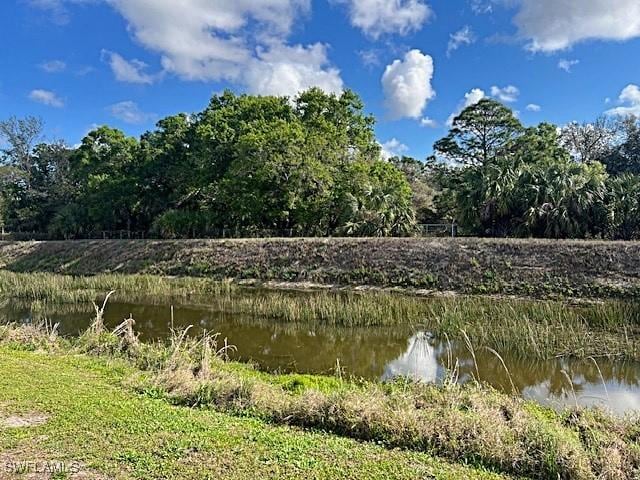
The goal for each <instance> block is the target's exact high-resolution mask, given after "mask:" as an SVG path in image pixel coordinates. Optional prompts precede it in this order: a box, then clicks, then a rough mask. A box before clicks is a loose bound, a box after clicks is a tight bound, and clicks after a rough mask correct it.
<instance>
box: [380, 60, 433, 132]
mask: <svg viewBox="0 0 640 480" xmlns="http://www.w3.org/2000/svg"><path fill="white" fill-rule="evenodd" d="M432 78H433V59H432V58H431V57H430V56H429V55H425V54H423V53H422V52H421V51H420V50H410V51H409V52H407V53H406V54H405V56H404V59H402V60H395V61H394V62H393V63H392V64H391V65H388V66H387V68H386V69H385V72H384V75H383V76H382V89H383V91H384V96H385V105H386V107H387V111H388V112H389V115H390V117H391V118H392V119H399V118H420V117H421V116H422V113H423V111H424V109H425V107H426V106H427V103H428V102H429V100H431V99H432V98H434V97H435V95H436V92H435V91H434V89H433V87H432V86H431V79H432Z"/></svg>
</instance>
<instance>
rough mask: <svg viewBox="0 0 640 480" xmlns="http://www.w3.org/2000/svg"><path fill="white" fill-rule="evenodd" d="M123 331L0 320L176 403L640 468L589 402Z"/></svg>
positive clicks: (572, 469) (533, 469) (610, 470)
mask: <svg viewBox="0 0 640 480" xmlns="http://www.w3.org/2000/svg"><path fill="white" fill-rule="evenodd" d="M122 331H123V329H118V330H117V331H116V332H115V333H107V332H102V333H96V329H90V330H88V331H87V332H85V334H84V335H82V336H81V337H80V338H78V339H77V340H61V339H59V338H57V337H55V336H51V335H50V332H47V331H46V330H40V329H36V328H34V327H24V326H4V327H2V328H0V343H2V344H4V345H11V346H13V347H14V348H15V347H16V346H17V345H20V346H21V348H29V349H39V350H45V351H58V352H59V351H65V352H75V353H84V354H89V355H97V356H99V357H101V358H107V359H120V360H124V361H126V362H130V363H131V364H132V365H135V367H136V368H137V369H139V370H138V372H139V373H138V374H136V375H134V376H133V377H131V378H130V379H129V380H128V384H129V385H130V386H132V387H134V388H135V389H136V390H138V391H139V392H140V393H143V394H147V395H152V396H154V397H158V396H160V397H162V398H165V399H167V400H168V401H170V402H171V403H173V404H177V405H185V406H192V407H193V406H199V407H211V408H214V409H216V410H219V411H222V412H226V413H229V414H233V415H240V416H253V417H257V418H260V419H263V420H267V421H269V422H272V423H274V424H287V425H297V426H300V427H304V428H314V429H322V430H324V431H328V432H332V433H334V434H337V435H342V436H347V437H351V438H356V439H359V440H368V441H376V442H381V443H382V444H384V445H385V446H387V447H388V448H394V447H401V448H405V449H410V450H416V451H420V452H426V453H429V454H432V455H437V456H441V457H445V458H448V459H450V460H453V461H456V462H462V463H465V464H471V465H479V466H484V467H486V468H489V469H491V470H493V471H496V472H503V473H511V474H515V475H519V476H523V475H524V476H526V477H527V478H540V479H546V478H566V479H579V480H581V479H595V478H601V479H622V478H634V476H635V475H637V474H638V473H640V455H639V454H638V452H639V451H640V450H639V449H638V445H637V426H636V425H637V424H636V423H635V422H634V421H633V419H618V418H614V417H611V416H609V415H607V414H605V413H603V412H600V411H595V410H585V409H571V410H568V411H566V412H563V413H560V414H556V413H554V412H553V411H551V410H547V409H545V408H542V407H540V406H537V405H535V404H533V403H530V402H525V401H523V400H521V399H518V398H515V397H509V396H506V395H502V394H499V393H497V392H495V391H493V390H491V389H489V388H488V387H485V386H482V385H478V384H472V385H469V386H466V387H459V386H454V385H452V384H445V385H443V386H434V385H425V384H421V383H414V382H410V381H408V380H396V381H394V382H391V383H385V384H379V383H369V382H353V381H350V380H344V379H329V378H323V377H313V376H287V375H270V374H265V373H260V372H257V371H255V370H253V369H252V368H251V367H249V366H246V365H240V364H235V363H230V362H227V361H225V359H224V353H225V352H224V349H222V350H220V349H218V348H217V347H216V342H215V338H214V337H211V336H210V335H206V336H205V337H204V338H202V339H195V338H189V337H188V335H186V333H185V332H182V333H178V332H177V333H176V334H175V335H174V338H173V340H172V342H171V344H170V345H160V344H155V345H150V344H146V345H145V344H139V343H137V342H133V343H132V342H130V341H128V340H127V338H128V335H127V334H124V333H123V334H120V332H122ZM292 382H293V383H295V384H296V388H292Z"/></svg>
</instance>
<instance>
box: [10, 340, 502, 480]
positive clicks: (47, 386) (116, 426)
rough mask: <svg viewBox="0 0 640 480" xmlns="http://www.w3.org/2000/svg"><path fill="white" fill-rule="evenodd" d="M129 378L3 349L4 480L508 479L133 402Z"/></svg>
mask: <svg viewBox="0 0 640 480" xmlns="http://www.w3.org/2000/svg"><path fill="white" fill-rule="evenodd" d="M133 373H134V372H133V371H132V370H131V367H130V366H128V365H127V364H125V363H120V362H118V361H115V360H105V359H95V358H89V357H85V356H76V355H66V354H65V355H63V354H52V353H35V352H28V351H20V350H15V349H10V348H7V347H0V452H1V453H0V478H3V479H4V478H7V479H14V478H15V479H27V478H34V479H36V478H37V479H42V478H57V479H61V478H78V479H80V478H81V479H105V478H144V479H149V478H162V479H178V478H179V479H187V478H193V479H207V478H211V479H220V478H233V479H244V478H246V479H256V478H261V479H265V478H307V479H313V478H318V479H325V478H352V479H365V478H371V479H377V478H428V479H431V478H434V479H467V478H468V479H475V478H477V479H494V478H495V479H499V478H507V477H505V476H499V475H495V474H491V473H487V472H483V471H481V470H478V469H474V468H469V467H465V466H462V465H457V464H451V463H448V462H446V461H443V460H440V459H436V458H434V457H431V456H429V455H427V454H424V453H420V452H411V451H404V450H398V449H388V448H385V447H383V446H381V445H376V444H374V443H367V442H357V441H354V440H350V439H347V438H342V437H338V436H334V435H330V434H327V433H323V432H314V431H311V430H304V431H303V430H299V429H296V428H293V427H286V426H275V425H271V424H268V423H265V422H263V421H261V420H258V419H255V418H243V417H240V416H230V415H226V414H223V413H218V412H216V411H213V410H210V409H191V408H186V407H176V406H171V405H170V404H169V403H168V402H166V401H165V400H163V399H158V398H152V397H151V396H150V395H140V394H137V393H135V391H134V389H132V388H130V387H129V386H128V385H127V381H128V379H129V378H130V376H131V375H132V374H133ZM20 468H22V471H18V470H20ZM47 470H58V472H57V473H54V474H49V473H43V471H47ZM59 470H66V471H65V472H63V473H60V472H59Z"/></svg>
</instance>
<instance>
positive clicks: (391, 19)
mask: <svg viewBox="0 0 640 480" xmlns="http://www.w3.org/2000/svg"><path fill="white" fill-rule="evenodd" d="M334 1H335V2H337V3H342V4H345V5H347V6H348V9H349V18H350V20H351V24H352V25H353V26H354V27H356V28H359V29H360V30H362V31H363V32H364V33H365V34H366V35H368V36H370V37H372V38H379V37H380V36H381V35H385V34H400V35H407V34H409V33H411V32H414V31H417V30H420V29H421V28H422V26H423V25H424V24H425V23H426V22H427V21H428V20H429V19H430V18H431V16H432V11H431V9H430V8H429V6H428V5H427V4H426V3H424V2H423V1H422V0H334Z"/></svg>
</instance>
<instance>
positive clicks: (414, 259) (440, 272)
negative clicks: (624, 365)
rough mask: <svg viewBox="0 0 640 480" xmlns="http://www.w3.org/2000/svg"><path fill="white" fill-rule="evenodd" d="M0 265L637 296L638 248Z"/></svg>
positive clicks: (350, 251) (230, 252)
mask: <svg viewBox="0 0 640 480" xmlns="http://www.w3.org/2000/svg"><path fill="white" fill-rule="evenodd" d="M0 269H5V270H10V271H14V272H25V273H33V272H48V273H58V274H65V275H85V276H86V275H97V274H101V273H124V274H153V275H160V276H169V277H198V278H209V279H215V280H223V279H233V280H235V281H236V282H238V283H239V284H242V283H245V284H251V283H252V282H253V283H256V284H257V283H260V284H264V285H269V284H271V285H274V286H278V288H281V287H286V288H291V286H293V287H294V288H300V287H304V288H314V289H315V288H320V289H326V288H334V289H344V288H350V289H354V290H367V289H369V290H373V289H391V290H395V291H403V292H407V293H409V294H418V295H421V294H425V293H429V294H431V295H433V294H434V292H437V293H438V294H444V295H450V294H451V293H449V292H454V293H455V294H462V295H489V296H492V295H498V296H506V297H515V298H517V297H522V298H541V299H548V298H549V299H596V300H597V299H607V298H617V299H625V298H626V299H636V298H640V242H609V241H587V240H580V241H576V240H559V241H556V240H522V239H513V240H508V239H477V238H457V239H437V238H436V239H433V238H432V239H422V238H380V239H373V238H353V239H345V238H324V239H244V240H162V241H155V240H86V241H85V240H79V241H58V242H0Z"/></svg>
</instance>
